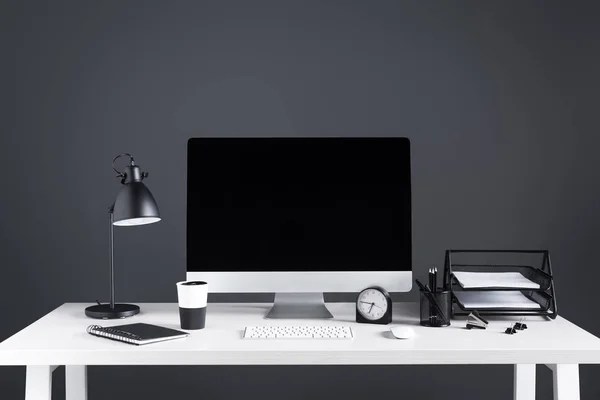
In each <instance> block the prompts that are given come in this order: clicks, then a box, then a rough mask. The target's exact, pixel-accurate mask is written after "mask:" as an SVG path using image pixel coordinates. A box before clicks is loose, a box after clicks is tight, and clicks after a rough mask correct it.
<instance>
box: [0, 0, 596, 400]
mask: <svg viewBox="0 0 600 400" xmlns="http://www.w3.org/2000/svg"><path fill="white" fill-rule="evenodd" d="M0 7H1V8H0V32H1V35H0V41H1V42H0V43H1V46H2V47H1V53H0V54H1V56H2V63H1V65H0V70H1V71H0V72H1V73H0V80H1V90H0V102H1V103H0V113H1V118H0V132H1V137H0V150H1V156H0V170H1V171H2V195H1V196H0V209H1V210H2V211H1V216H2V218H1V220H0V233H1V237H0V239H1V240H0V249H1V254H2V275H1V278H0V282H2V285H1V287H2V290H0V304H4V305H5V306H4V307H3V308H2V309H3V318H2V323H1V324H0V339H5V338H7V337H8V336H10V335H11V334H13V333H15V332H16V331H18V330H19V329H21V328H23V327H24V326H26V325H27V324H29V323H31V322H33V321H34V320H35V319H36V318H39V317H41V316H42V315H44V314H45V313H47V312H49V311H50V310H52V309H53V308H55V307H57V306H59V305H60V304H61V303H63V302H72V301H81V302H92V301H93V300H94V299H97V298H99V299H102V300H106V296H107V292H106V288H107V284H108V277H107V263H106V261H107V235H106V234H107V232H106V218H107V216H106V208H107V206H108V204H109V203H110V202H111V201H112V199H113V196H114V195H115V193H116V191H117V190H118V182H117V180H116V179H115V178H114V174H113V172H112V171H111V168H110V161H111V159H112V157H113V156H114V155H115V154H117V153H119V152H122V151H129V152H132V153H133V154H134V155H135V157H136V160H137V161H139V163H140V164H141V165H142V166H143V167H144V168H145V169H147V170H149V171H150V178H149V179H148V181H147V182H148V185H149V187H150V188H151V190H152V191H153V192H154V194H155V196H156V198H157V199H158V201H159V203H160V206H161V211H162V214H163V217H164V220H163V222H161V223H160V224H157V225H152V226H148V227H140V228H138V229H119V230H118V232H117V235H118V236H117V240H118V242H117V243H118V246H117V253H116V260H117V262H118V274H117V275H118V276H117V278H118V287H117V290H118V298H119V299H121V300H127V301H135V302H144V301H148V302H152V301H169V302H172V301H175V300H176V293H175V291H174V288H173V283H174V282H175V281H177V280H180V279H182V278H183V277H184V276H185V172H186V171H185V145H186V140H187V138H189V137H192V136H202V135H218V136H230V135H231V136H234V135H241V136H261V135H275V136H303V135H334V136H340V135H344V136H345V135H348V136H361V135H404V136H409V137H410V138H411V139H412V143H413V156H414V159H413V168H414V169H413V171H414V172H413V179H414V186H413V191H414V253H415V258H414V270H415V271H416V275H417V276H423V275H424V272H425V271H426V268H427V267H429V266H431V265H432V264H437V265H441V263H442V261H443V251H444V249H446V248H458V247H481V248H486V247H488V248H489V247H497V248H509V247H516V248H548V249H550V251H551V254H552V256H553V262H554V268H555V275H556V279H557V290H558V300H559V308H560V313H561V314H562V315H563V316H565V317H567V318H569V319H571V320H572V321H574V322H576V323H577V324H580V325H581V326H582V327H584V328H586V329H588V330H589V331H590V332H592V333H594V334H596V335H600V320H599V319H598V318H596V317H597V315H598V313H597V312H596V311H595V309H594V308H590V305H592V306H594V305H595V304H596V303H597V296H598V293H597V291H596V292H595V291H594V289H595V287H597V283H596V281H597V279H598V277H600V272H599V269H598V268H597V248H596V246H597V243H598V240H599V239H600V234H599V233H598V226H599V222H600V218H599V217H598V212H597V207H598V204H600V189H599V187H600V185H599V182H600V173H599V169H598V161H599V159H598V156H597V154H598V150H597V148H598V146H599V145H600V138H599V137H598V131H599V129H598V128H599V127H600V126H599V124H598V120H597V108H598V98H597V92H598V89H600V85H599V84H600V79H599V77H598V71H599V70H600V68H599V67H600V63H599V58H600V56H599V55H600V48H599V47H600V45H599V43H600V29H599V28H598V25H597V19H596V16H597V15H598V13H597V12H598V9H593V8H594V7H595V6H594V5H593V3H592V2H589V3H583V2H553V1H539V2H534V1H502V2H501V1H486V2H482V1H469V2H466V1H411V2H409V1H404V2H402V1H393V2H374V1H373V2H366V1H362V2H350V1H338V2H331V1H329V2H326V1H320V2H308V1H302V2H300V1H296V2H285V1H273V2H271V3H263V2H260V1H252V2H250V1H243V0H240V1H235V2H228V1H215V2H204V1H189V2H175V1H144V2H141V1H140V2H134V1H129V2H124V1H102V2H98V1H87V2H85V1H74V2H70V3H69V2H64V1H53V2H46V1H43V2H31V1H17V0H15V1H10V2H2V3H1V5H0ZM596 8H597V7H596ZM207 173H210V171H207ZM130 249H132V250H131V251H130ZM396 298H397V299H400V300H403V299H410V300H416V295H415V293H414V292H413V293H410V294H408V295H398V296H396ZM213 299H214V298H213ZM240 299H241V300H253V299H254V298H253V297H252V296H229V297H226V298H225V300H240ZM265 299H266V300H268V299H269V297H268V296H267V297H266V298H265V297H264V296H263V297H261V298H260V299H259V300H265ZM218 300H223V298H222V297H221V298H220V299H218ZM590 310H594V311H592V315H591V314H590ZM528 334H534V332H529V333H528ZM511 371H512V370H511V368H510V367H508V366H490V367H485V368H481V367H469V366H464V367H462V366H461V367H451V368H450V367H373V368H362V367H344V368H339V367H335V368H334V367H286V368H270V367H260V368H237V367H236V368H228V367H218V368H213V367H211V368H201V367H198V368H191V367H186V368H183V367H178V368H173V367H169V368H163V367H139V368H129V367H128V368H124V367H116V368H108V367H106V368H99V367H97V368H91V371H90V399H91V400H99V399H103V398H111V399H115V400H118V399H129V398H132V396H134V397H135V398H144V397H145V398H148V399H162V398H166V397H167V396H170V397H172V398H175V397H177V398H185V397H181V395H182V394H183V393H185V392H186V391H190V393H193V392H195V393H198V392H202V393H205V396H203V397H202V398H204V399H226V398H234V396H238V395H242V394H245V393H250V394H259V393H263V394H264V398H278V395H285V396H286V398H288V399H304V398H309V397H310V398H313V399H326V398H327V399H329V398H331V393H334V394H335V397H336V398H341V396H342V395H346V396H347V398H349V399H358V398H365V396H368V395H369V393H371V391H372V390H373V388H375V387H376V386H378V385H380V386H381V393H384V394H386V395H392V396H400V397H397V398H410V396H408V395H409V394H415V395H416V394H417V393H418V394H419V397H418V398H420V399H442V398H447V396H446V395H445V393H446V391H448V390H451V391H452V392H453V393H456V394H457V393H459V392H461V393H463V397H462V398H464V399H479V398H481V395H480V394H479V393H478V391H479V390H485V391H486V392H487V394H488V395H487V396H486V398H488V399H505V398H509V397H510V396H511V393H512V388H511V385H512V379H511ZM24 372H25V371H24V369H23V368H7V367H3V368H0V392H1V393H2V398H16V397H17V396H19V395H20V394H22V393H23V388H24V386H23V385H24ZM599 372H600V370H599V369H598V367H595V366H583V367H582V368H581V381H582V389H581V390H582V395H583V398H584V399H591V398H597V397H598V396H599V395H600V383H598V379H597V378H598V373H599ZM62 374H63V372H62V371H60V370H59V371H58V372H57V375H56V376H57V378H56V379H55V391H56V392H57V393H61V392H62V391H64V383H63V382H62V379H60V377H62V376H63V375H62ZM467 379H469V386H468V388H469V390H468V392H465V390H467V385H466V380H467ZM538 381H539V382H538V383H539V384H540V385H541V386H540V388H539V390H538V392H539V394H538V398H539V399H547V398H549V397H550V396H551V384H550V373H549V372H548V371H546V370H544V369H541V368H540V369H539V377H538ZM267 384H268V385H269V389H268V390H267V389H264V386H265V385H267ZM403 394H407V396H406V397H405V396H401V395H403ZM142 396H144V397H142ZM456 397H457V395H456V396H454V398H456Z"/></svg>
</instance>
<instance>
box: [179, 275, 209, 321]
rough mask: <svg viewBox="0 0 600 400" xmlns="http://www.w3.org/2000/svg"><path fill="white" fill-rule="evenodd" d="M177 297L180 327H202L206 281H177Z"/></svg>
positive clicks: (206, 293) (205, 299)
mask: <svg viewBox="0 0 600 400" xmlns="http://www.w3.org/2000/svg"><path fill="white" fill-rule="evenodd" d="M177 299H178V302H179V318H180V320H181V329H186V330H191V329H204V326H205V324H206V303H207V301H208V283H206V282H204V281H183V282H177Z"/></svg>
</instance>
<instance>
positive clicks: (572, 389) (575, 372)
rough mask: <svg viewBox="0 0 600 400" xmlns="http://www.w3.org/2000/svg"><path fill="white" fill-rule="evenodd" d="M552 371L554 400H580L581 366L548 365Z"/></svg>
mask: <svg viewBox="0 0 600 400" xmlns="http://www.w3.org/2000/svg"><path fill="white" fill-rule="evenodd" d="M546 366H547V367H548V368H550V369H551V370H552V379H553V381H554V400H579V365H578V364H547V365H546Z"/></svg>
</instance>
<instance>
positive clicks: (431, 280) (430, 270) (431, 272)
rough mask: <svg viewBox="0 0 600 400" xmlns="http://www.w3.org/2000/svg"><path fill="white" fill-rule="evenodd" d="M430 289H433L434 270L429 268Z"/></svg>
mask: <svg viewBox="0 0 600 400" xmlns="http://www.w3.org/2000/svg"><path fill="white" fill-rule="evenodd" d="M429 288H433V268H429Z"/></svg>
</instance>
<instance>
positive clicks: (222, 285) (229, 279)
mask: <svg viewBox="0 0 600 400" xmlns="http://www.w3.org/2000/svg"><path fill="white" fill-rule="evenodd" d="M187 280H188V281H205V282H207V283H208V290H209V292H210V293H270V292H273V293H325V292H354V293H355V292H360V291H361V290H363V289H365V288H367V287H370V286H381V287H383V288H384V289H385V290H387V291H388V292H409V291H410V290H411V288H412V271H374V272H372V271H343V272H338V271H335V272H331V271H285V272H283V271H260V272H242V271H240V272H233V271H232V272H213V271H209V272H194V271H188V272H187Z"/></svg>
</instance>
